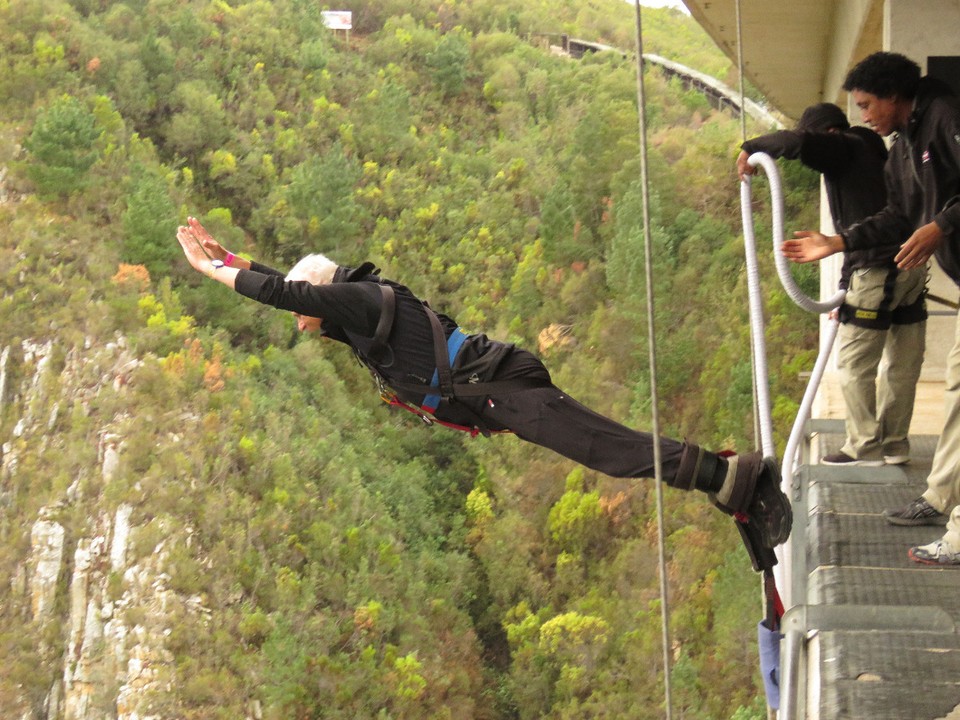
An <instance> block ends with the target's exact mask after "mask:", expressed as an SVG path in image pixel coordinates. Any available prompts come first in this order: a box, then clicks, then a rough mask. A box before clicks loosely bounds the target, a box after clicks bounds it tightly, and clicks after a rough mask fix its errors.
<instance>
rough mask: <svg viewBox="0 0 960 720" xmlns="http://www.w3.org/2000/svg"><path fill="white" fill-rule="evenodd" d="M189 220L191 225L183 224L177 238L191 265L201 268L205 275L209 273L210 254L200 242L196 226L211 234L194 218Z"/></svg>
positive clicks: (179, 228) (178, 229)
mask: <svg viewBox="0 0 960 720" xmlns="http://www.w3.org/2000/svg"><path fill="white" fill-rule="evenodd" d="M188 222H189V223H190V226H189V227H184V226H183V225H181V226H180V227H178V228H177V240H178V241H179V242H180V247H181V248H182V249H183V254H184V256H186V258H187V262H189V263H190V267H192V268H193V269H194V270H199V271H200V272H202V273H203V274H204V275H208V274H209V272H208V270H209V269H210V256H209V255H207V253H206V251H205V250H204V249H203V246H202V245H201V244H200V238H199V237H198V231H197V230H196V228H199V230H200V231H202V233H203V234H204V235H206V236H207V237H210V236H209V235H208V234H207V231H206V230H204V229H203V226H202V225H200V223H198V222H197V221H196V220H195V219H194V218H190V219H189V220H188ZM211 240H212V238H211Z"/></svg>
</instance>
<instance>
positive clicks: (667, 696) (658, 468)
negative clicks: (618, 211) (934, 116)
mask: <svg viewBox="0 0 960 720" xmlns="http://www.w3.org/2000/svg"><path fill="white" fill-rule="evenodd" d="M634 9H635V11H636V33H637V116H638V121H639V128H638V129H639V133H640V181H641V185H642V188H641V190H642V197H643V248H644V256H645V266H646V285H647V346H648V348H649V356H650V361H649V362H650V406H651V416H652V417H651V421H652V428H651V432H652V433H653V439H654V442H653V467H654V480H655V482H654V485H655V486H656V498H657V551H658V552H657V555H658V566H659V570H660V627H661V634H662V645H663V693H664V710H665V717H666V719H667V720H671V718H672V717H673V700H672V691H671V682H670V647H671V642H670V601H669V584H668V581H667V557H666V538H665V531H664V512H663V468H662V461H661V453H660V414H659V410H658V406H659V398H658V395H657V351H656V327H655V324H654V305H653V301H654V297H653V243H652V241H651V234H650V193H649V184H650V179H649V174H648V172H647V100H646V92H645V89H644V84H643V30H642V27H643V22H642V19H641V16H640V0H635V2H634Z"/></svg>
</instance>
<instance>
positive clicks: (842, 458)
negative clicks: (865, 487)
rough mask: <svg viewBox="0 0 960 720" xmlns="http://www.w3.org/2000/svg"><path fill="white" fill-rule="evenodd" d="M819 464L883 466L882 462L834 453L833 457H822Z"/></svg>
mask: <svg viewBox="0 0 960 720" xmlns="http://www.w3.org/2000/svg"><path fill="white" fill-rule="evenodd" d="M820 464H821V465H850V466H860V467H880V466H881V465H883V460H858V459H857V458H855V457H850V456H849V455H847V454H846V453H842V452H838V453H834V454H833V455H824V456H823V457H822V458H820Z"/></svg>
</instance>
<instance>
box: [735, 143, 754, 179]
mask: <svg viewBox="0 0 960 720" xmlns="http://www.w3.org/2000/svg"><path fill="white" fill-rule="evenodd" d="M749 159H750V153H748V152H747V151H746V150H741V151H740V154H739V155H738V156H737V175H738V176H739V177H740V179H741V180H746V179H747V178H748V177H749V176H750V175H756V174H757V168H755V167H754V166H753V165H751V164H750V163H749V162H747V161H748V160H749Z"/></svg>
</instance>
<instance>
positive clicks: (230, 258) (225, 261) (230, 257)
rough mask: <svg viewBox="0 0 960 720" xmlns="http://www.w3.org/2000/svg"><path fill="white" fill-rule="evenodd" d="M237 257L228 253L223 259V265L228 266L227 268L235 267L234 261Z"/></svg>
mask: <svg viewBox="0 0 960 720" xmlns="http://www.w3.org/2000/svg"><path fill="white" fill-rule="evenodd" d="M235 257H237V256H236V255H234V254H233V253H232V252H229V251H228V252H227V256H226V257H225V258H224V259H223V264H224V265H226V266H227V267H230V266H231V265H233V260H234V258H235Z"/></svg>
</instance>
